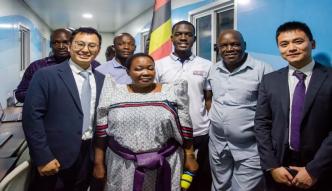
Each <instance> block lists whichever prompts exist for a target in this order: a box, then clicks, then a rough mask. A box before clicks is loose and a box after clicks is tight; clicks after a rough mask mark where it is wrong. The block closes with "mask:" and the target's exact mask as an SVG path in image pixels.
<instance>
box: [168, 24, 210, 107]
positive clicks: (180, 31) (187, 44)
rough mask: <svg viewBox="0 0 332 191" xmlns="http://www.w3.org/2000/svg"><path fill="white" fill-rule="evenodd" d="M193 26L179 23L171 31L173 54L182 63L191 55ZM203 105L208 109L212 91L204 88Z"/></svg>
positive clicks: (194, 38) (193, 35)
mask: <svg viewBox="0 0 332 191" xmlns="http://www.w3.org/2000/svg"><path fill="white" fill-rule="evenodd" d="M194 31H195V30H194V28H193V27H192V26H191V25H189V24H185V23H183V24H179V25H176V26H175V27H174V30H173V32H172V36H171V39H172V42H173V45H174V53H173V54H174V55H176V56H177V57H179V58H180V61H181V62H182V63H183V62H184V61H185V60H187V59H189V57H190V56H191V55H192V51H191V48H192V47H193V45H194V42H195V41H196V36H195V32H194ZM204 99H205V107H206V109H207V110H208V111H209V110H210V107H211V102H212V91H207V90H204Z"/></svg>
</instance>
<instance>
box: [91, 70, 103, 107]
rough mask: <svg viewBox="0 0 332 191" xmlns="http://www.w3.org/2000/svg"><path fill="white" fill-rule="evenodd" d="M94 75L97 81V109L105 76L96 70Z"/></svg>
mask: <svg viewBox="0 0 332 191" xmlns="http://www.w3.org/2000/svg"><path fill="white" fill-rule="evenodd" d="M93 75H94V77H95V79H96V104H95V109H96V108H97V106H98V103H99V97H100V92H101V89H102V87H103V84H104V75H103V74H101V73H99V72H98V71H96V70H93Z"/></svg>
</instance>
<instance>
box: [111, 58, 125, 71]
mask: <svg viewBox="0 0 332 191" xmlns="http://www.w3.org/2000/svg"><path fill="white" fill-rule="evenodd" d="M109 62H110V63H111V64H112V65H113V68H125V69H126V67H125V66H123V65H122V64H120V63H119V62H118V61H117V60H116V59H115V57H114V58H113V59H112V60H110V61H109Z"/></svg>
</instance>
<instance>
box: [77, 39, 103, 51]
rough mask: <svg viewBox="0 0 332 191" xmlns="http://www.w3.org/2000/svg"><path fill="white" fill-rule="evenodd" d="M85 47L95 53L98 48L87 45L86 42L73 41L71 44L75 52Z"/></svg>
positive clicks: (97, 46)
mask: <svg viewBox="0 0 332 191" xmlns="http://www.w3.org/2000/svg"><path fill="white" fill-rule="evenodd" d="M85 46H88V49H89V50H90V51H97V50H98V48H99V45H98V44H96V43H88V44H87V43H86V42H83V41H74V43H73V48H74V49H75V50H82V49H83V48H84V47H85Z"/></svg>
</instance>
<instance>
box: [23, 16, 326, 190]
mask: <svg viewBox="0 0 332 191" xmlns="http://www.w3.org/2000/svg"><path fill="white" fill-rule="evenodd" d="M171 40H172V43H173V52H172V53H171V54H170V55H169V56H167V57H164V58H162V59H160V60H157V61H154V59H153V58H152V57H151V56H149V55H148V54H145V53H136V54H134V52H135V49H136V45H135V39H134V38H133V37H132V36H131V35H130V34H129V33H121V34H120V35H118V36H116V37H115V38H114V40H113V45H112V46H111V48H110V50H111V51H114V57H113V58H112V59H110V60H108V61H107V63H105V64H102V65H99V63H98V62H97V61H95V58H96V56H97V55H98V53H99V51H100V45H101V41H102V39H101V36H100V34H99V33H98V32H97V31H96V30H95V29H93V28H89V27H82V28H78V29H76V30H75V31H73V32H72V33H70V32H69V31H67V30H65V29H57V30H55V31H54V32H53V33H52V35H51V47H52V50H53V55H52V56H50V57H47V58H44V59H41V60H38V61H36V62H34V63H32V64H30V65H29V67H28V68H27V70H26V72H25V74H24V76H23V79H22V81H21V83H20V84H19V86H18V88H17V91H16V98H17V99H18V100H19V101H21V102H24V108H23V129H24V132H25V135H26V139H27V142H28V146H29V150H30V155H31V159H32V161H33V164H34V165H35V167H36V176H35V179H34V181H33V182H32V184H31V190H43V191H44V190H46V191H48V190H78V191H79V190H87V189H88V188H90V190H91V191H98V190H99V191H100V190H108V191H113V190H158V191H159V190H165V191H166V190H167V191H170V190H172V191H173V190H181V186H180V185H181V184H180V180H181V176H182V175H181V174H182V173H183V171H188V172H190V174H191V175H193V180H192V182H191V186H190V187H189V190H199V191H204V190H218V191H219V190H235V191H249V190H252V191H260V190H276V191H288V190H289V191H292V190H295V191H296V190H304V189H308V190H319V191H324V190H329V182H328V176H329V175H332V121H331V120H332V118H330V117H329V114H330V113H331V112H332V100H331V98H332V81H331V78H332V70H331V69H329V68H326V67H324V66H323V65H321V64H319V63H317V62H315V61H314V60H313V59H312V49H314V48H315V46H316V45H315V41H314V39H313V36H312V33H311V31H310V29H309V27H308V26H307V25H306V24H304V23H301V22H296V21H294V22H287V23H284V24H282V25H280V26H279V27H278V29H277V32H276V42H277V46H278V48H279V50H280V53H281V56H282V57H283V58H284V59H285V60H286V61H287V62H288V66H287V67H285V68H282V69H280V70H278V71H274V72H273V69H272V66H271V65H270V64H267V63H265V62H263V61H261V60H258V59H256V58H254V57H253V56H252V55H250V54H248V53H247V52H246V42H245V40H244V39H243V36H242V34H241V33H240V32H239V31H236V30H233V29H228V30H224V31H222V32H221V33H220V35H219V38H218V41H217V48H218V53H219V55H220V57H221V60H220V61H219V62H217V63H215V64H213V63H212V62H211V61H209V60H206V59H203V58H201V57H199V56H197V55H195V54H194V53H193V52H192V50H191V49H192V47H193V44H194V43H195V41H196V31H195V27H194V25H193V24H191V23H190V22H188V21H180V22H177V23H176V24H174V25H173V27H172V36H171ZM330 125H331V126H330ZM186 180H187V179H186Z"/></svg>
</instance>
